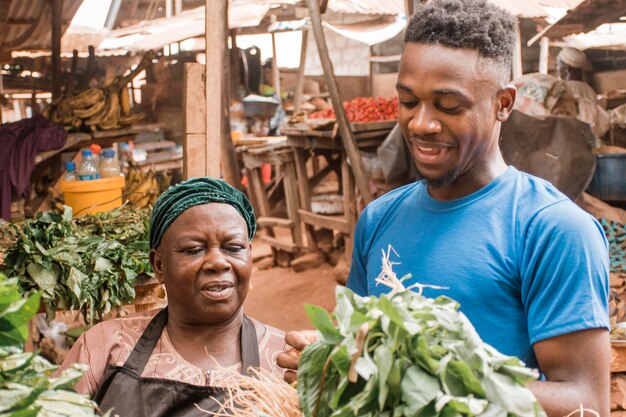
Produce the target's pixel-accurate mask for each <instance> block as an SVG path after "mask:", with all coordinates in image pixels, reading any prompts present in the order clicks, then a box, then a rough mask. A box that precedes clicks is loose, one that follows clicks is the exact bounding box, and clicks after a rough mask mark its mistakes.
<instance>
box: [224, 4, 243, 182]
mask: <svg viewBox="0 0 626 417" xmlns="http://www.w3.org/2000/svg"><path fill="white" fill-rule="evenodd" d="M226 3H227V5H226V6H228V2H226ZM222 25H223V30H224V35H223V36H224V38H223V41H224V47H223V48H222V62H223V66H222V85H221V88H222V92H221V97H222V105H221V108H222V112H221V115H222V134H221V152H222V157H221V162H222V174H223V178H224V180H225V181H226V182H227V183H229V184H231V185H232V186H234V187H235V188H237V189H239V190H240V191H243V184H242V183H241V169H240V167H239V162H238V161H237V152H235V145H234V144H233V140H232V139H231V136H230V95H231V90H230V78H231V77H232V76H233V74H232V73H231V59H230V50H229V49H228V47H226V43H227V39H228V33H229V32H228V7H226V11H225V12H224V19H223V20H222Z"/></svg>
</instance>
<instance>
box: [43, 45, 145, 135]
mask: <svg viewBox="0 0 626 417" xmlns="http://www.w3.org/2000/svg"><path fill="white" fill-rule="evenodd" d="M155 57H156V53H155V52H154V51H148V52H146V54H145V55H144V56H143V58H142V59H141V61H140V62H139V64H138V65H137V66H136V67H135V68H133V69H132V70H130V71H129V72H128V74H126V75H123V76H120V77H116V78H115V80H113V82H112V83H111V84H109V85H108V86H106V87H103V88H99V87H94V88H89V89H87V90H85V91H83V92H81V93H79V94H77V95H74V96H71V97H66V98H63V99H59V100H56V101H53V102H52V103H51V104H49V105H48V106H46V108H45V109H43V111H42V114H43V116H44V117H46V118H48V119H50V120H51V121H53V122H54V123H59V124H63V125H64V126H65V128H66V129H67V130H80V129H81V128H83V127H84V128H88V129H91V131H96V130H111V129H119V128H120V127H123V126H130V125H132V124H133V123H135V122H138V121H139V120H141V119H143V118H144V116H145V114H143V113H131V101H130V90H129V89H128V83H130V82H131V81H132V80H133V78H135V77H136V76H137V75H138V74H139V73H140V72H141V71H143V70H144V69H145V68H147V67H148V66H149V65H150V63H151V62H152V60H153V59H154V58H155Z"/></svg>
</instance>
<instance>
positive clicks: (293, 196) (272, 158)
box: [237, 140, 304, 255]
mask: <svg viewBox="0 0 626 417" xmlns="http://www.w3.org/2000/svg"><path fill="white" fill-rule="evenodd" d="M237 151H238V152H239V154H240V155H241V157H242V160H243V165H244V168H245V171H246V176H247V177H248V189H249V194H250V200H251V201H252V205H253V206H254V209H255V211H256V214H257V224H258V226H259V227H260V228H263V229H264V230H265V231H266V235H265V236H259V239H260V240H263V241H265V242H267V243H269V244H270V245H271V246H272V248H273V249H274V251H275V250H277V249H280V250H284V251H286V252H289V253H291V254H292V255H297V254H299V253H300V252H301V251H302V250H303V248H304V241H303V236H302V232H301V229H300V224H301V223H300V217H299V215H298V208H299V205H300V204H299V201H298V191H297V178H296V172H295V167H294V160H293V153H292V152H291V148H290V147H289V146H288V145H287V143H286V141H285V140H283V141H280V142H274V143H271V144H266V145H256V146H240V147H238V148H237ZM264 164H271V165H272V166H273V167H274V168H278V167H279V168H280V170H281V171H282V174H283V175H282V180H281V179H278V178H276V179H275V181H276V185H277V186H279V185H280V182H282V187H283V196H284V199H285V203H286V206H287V215H288V218H280V217H272V216H271V214H270V198H269V196H268V192H267V190H266V188H265V185H264V184H263V181H262V177H261V166H262V165H264ZM274 227H285V228H288V229H289V230H290V231H291V241H285V239H278V238H276V236H275V233H274ZM274 254H276V253H274Z"/></svg>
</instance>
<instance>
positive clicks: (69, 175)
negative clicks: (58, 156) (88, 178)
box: [63, 161, 77, 181]
mask: <svg viewBox="0 0 626 417" xmlns="http://www.w3.org/2000/svg"><path fill="white" fill-rule="evenodd" d="M63 179H64V180H65V181H76V179H77V178H76V164H75V163H74V161H68V162H66V163H65V175H64V176H63Z"/></svg>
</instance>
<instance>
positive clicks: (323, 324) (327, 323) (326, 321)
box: [304, 304, 342, 344]
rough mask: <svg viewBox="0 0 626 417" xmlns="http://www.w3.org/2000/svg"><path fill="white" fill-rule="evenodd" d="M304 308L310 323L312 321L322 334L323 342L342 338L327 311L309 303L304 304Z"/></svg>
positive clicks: (333, 341) (332, 342) (337, 340)
mask: <svg viewBox="0 0 626 417" xmlns="http://www.w3.org/2000/svg"><path fill="white" fill-rule="evenodd" d="M304 310H305V311H306V314H307V316H308V317H309V320H311V323H313V325H314V326H315V328H316V329H317V330H318V331H319V332H320V333H321V334H322V338H323V339H324V342H325V343H330V344H334V343H337V342H339V341H340V340H341V339H342V336H341V333H339V331H338V330H337V329H336V328H335V326H334V325H333V322H332V320H331V319H330V314H328V311H326V310H325V309H323V308H321V307H318V306H314V305H310V304H306V305H305V306H304Z"/></svg>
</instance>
